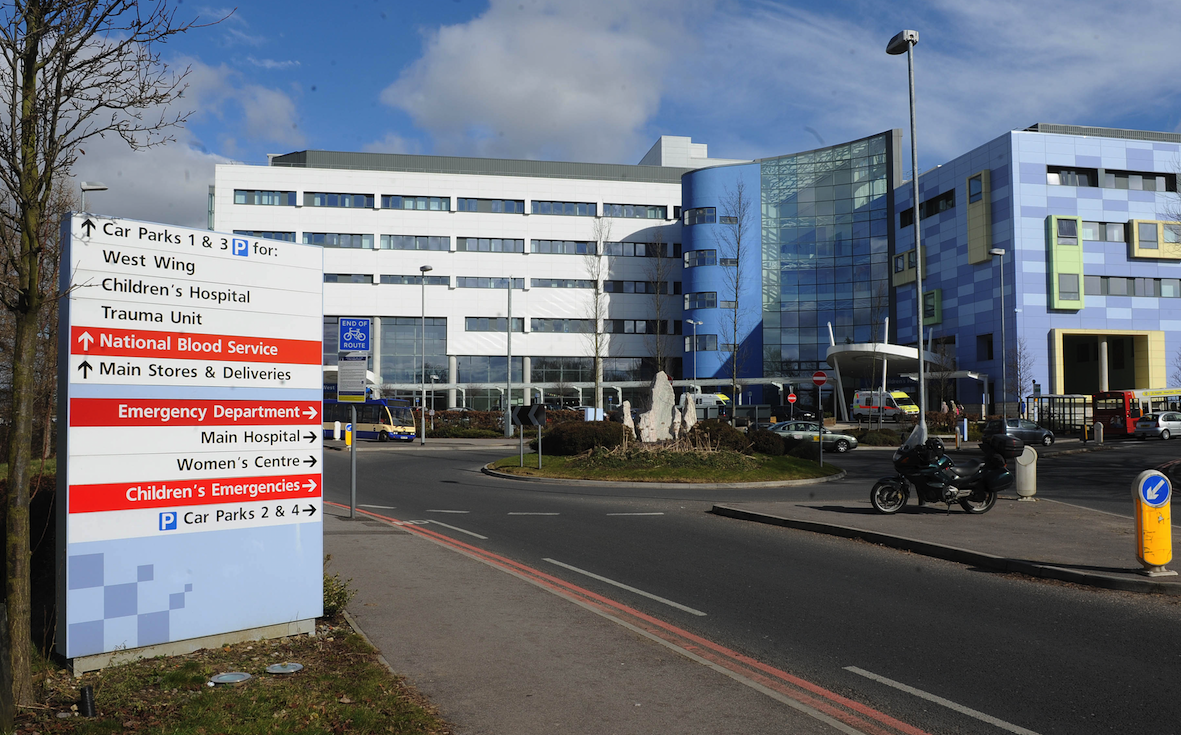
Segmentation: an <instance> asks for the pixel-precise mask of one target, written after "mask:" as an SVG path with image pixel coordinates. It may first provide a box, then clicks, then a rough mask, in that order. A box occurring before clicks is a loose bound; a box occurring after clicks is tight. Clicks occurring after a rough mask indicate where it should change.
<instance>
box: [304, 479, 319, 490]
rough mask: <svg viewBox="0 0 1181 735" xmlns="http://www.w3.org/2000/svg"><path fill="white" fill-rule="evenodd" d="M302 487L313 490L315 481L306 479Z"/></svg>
mask: <svg viewBox="0 0 1181 735" xmlns="http://www.w3.org/2000/svg"><path fill="white" fill-rule="evenodd" d="M303 489H304V490H308V491H309V492H310V491H312V490H315V489H316V481H315V480H308V481H307V482H305V483H304V485H303Z"/></svg>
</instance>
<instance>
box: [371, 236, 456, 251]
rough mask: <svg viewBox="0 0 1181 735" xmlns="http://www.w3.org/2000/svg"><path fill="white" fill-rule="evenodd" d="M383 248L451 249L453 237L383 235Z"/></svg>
mask: <svg viewBox="0 0 1181 735" xmlns="http://www.w3.org/2000/svg"><path fill="white" fill-rule="evenodd" d="M379 244H380V245H381V249H382V250H442V251H447V250H450V249H451V238H450V237H443V236H436V235H429V236H428V235H382V236H381V239H380V240H379Z"/></svg>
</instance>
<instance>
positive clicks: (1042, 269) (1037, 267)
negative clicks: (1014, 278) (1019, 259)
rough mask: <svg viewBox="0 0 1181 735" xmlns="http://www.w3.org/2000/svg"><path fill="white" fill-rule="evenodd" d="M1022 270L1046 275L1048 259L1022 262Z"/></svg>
mask: <svg viewBox="0 0 1181 735" xmlns="http://www.w3.org/2000/svg"><path fill="white" fill-rule="evenodd" d="M1021 271H1022V272H1023V273H1031V274H1034V275H1041V276H1044V275H1045V274H1046V261H1044V260H1042V261H1037V260H1027V261H1025V262H1023V263H1022V264H1021Z"/></svg>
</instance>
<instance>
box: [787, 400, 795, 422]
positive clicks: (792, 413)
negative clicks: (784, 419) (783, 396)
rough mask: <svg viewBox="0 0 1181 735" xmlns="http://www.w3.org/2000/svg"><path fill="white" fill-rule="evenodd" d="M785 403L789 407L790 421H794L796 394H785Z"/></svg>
mask: <svg viewBox="0 0 1181 735" xmlns="http://www.w3.org/2000/svg"><path fill="white" fill-rule="evenodd" d="M787 403H788V405H790V406H791V420H793V421H794V420H795V417H796V394H795V393H788V394H787Z"/></svg>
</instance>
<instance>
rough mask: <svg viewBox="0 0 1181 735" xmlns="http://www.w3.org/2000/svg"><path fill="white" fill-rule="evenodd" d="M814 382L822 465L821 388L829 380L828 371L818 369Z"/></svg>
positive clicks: (817, 436)
mask: <svg viewBox="0 0 1181 735" xmlns="http://www.w3.org/2000/svg"><path fill="white" fill-rule="evenodd" d="M812 382H813V383H815V384H816V442H817V444H819V445H820V447H819V449H820V466H821V467H823V466H824V403H823V402H822V401H821V400H820V388H821V386H823V385H824V384H825V383H827V382H828V373H826V372H824V371H823V370H817V371H816V372H814V373H812Z"/></svg>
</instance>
